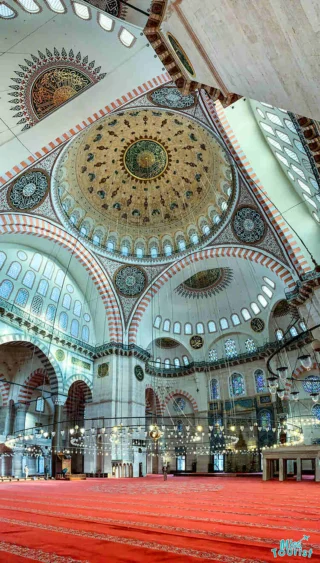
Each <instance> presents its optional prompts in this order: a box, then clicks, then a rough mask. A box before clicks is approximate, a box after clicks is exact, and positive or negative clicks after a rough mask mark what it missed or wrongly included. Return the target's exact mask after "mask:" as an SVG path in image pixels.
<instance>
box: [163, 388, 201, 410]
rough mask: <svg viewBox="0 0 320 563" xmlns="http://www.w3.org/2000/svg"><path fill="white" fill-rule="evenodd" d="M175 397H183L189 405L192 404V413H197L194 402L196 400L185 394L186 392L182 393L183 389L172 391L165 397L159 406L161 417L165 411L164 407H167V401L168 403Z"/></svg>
mask: <svg viewBox="0 0 320 563" xmlns="http://www.w3.org/2000/svg"><path fill="white" fill-rule="evenodd" d="M177 396H179V397H185V398H186V399H188V401H190V403H191V404H192V407H193V412H195V413H197V412H199V409H198V405H197V402H196V400H195V399H194V398H193V397H192V395H190V393H187V391H183V389H175V390H174V391H171V392H170V393H169V395H167V397H166V398H165V400H164V401H163V403H162V405H161V410H162V413H161V414H163V415H164V414H165V410H166V407H167V405H168V403H169V401H170V400H171V399H173V398H174V397H177Z"/></svg>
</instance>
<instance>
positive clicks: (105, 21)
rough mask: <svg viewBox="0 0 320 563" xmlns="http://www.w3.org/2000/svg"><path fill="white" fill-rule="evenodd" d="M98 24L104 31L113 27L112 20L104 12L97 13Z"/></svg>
mask: <svg viewBox="0 0 320 563" xmlns="http://www.w3.org/2000/svg"><path fill="white" fill-rule="evenodd" d="M98 24H99V25H100V26H101V27H102V29H104V30H105V31H112V30H113V28H114V21H113V20H112V19H111V18H109V17H108V16H106V15H105V14H101V13H98Z"/></svg>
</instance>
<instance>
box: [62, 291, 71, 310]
mask: <svg viewBox="0 0 320 563" xmlns="http://www.w3.org/2000/svg"><path fill="white" fill-rule="evenodd" d="M62 306H63V307H64V308H65V309H68V311H70V307H71V297H70V295H69V293H65V294H64V296H63V301H62Z"/></svg>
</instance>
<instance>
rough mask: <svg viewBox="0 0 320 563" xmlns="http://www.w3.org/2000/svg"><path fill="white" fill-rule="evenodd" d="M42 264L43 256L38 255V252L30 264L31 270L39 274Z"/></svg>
mask: <svg viewBox="0 0 320 563" xmlns="http://www.w3.org/2000/svg"><path fill="white" fill-rule="evenodd" d="M41 264H42V256H41V254H38V253H37V252H36V253H35V254H34V255H33V256H32V260H31V262H30V268H32V269H33V270H35V271H36V272H39V270H40V266H41Z"/></svg>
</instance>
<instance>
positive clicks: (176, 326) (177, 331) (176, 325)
mask: <svg viewBox="0 0 320 563" xmlns="http://www.w3.org/2000/svg"><path fill="white" fill-rule="evenodd" d="M173 332H174V334H181V323H179V321H177V322H175V323H174V325H173Z"/></svg>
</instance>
